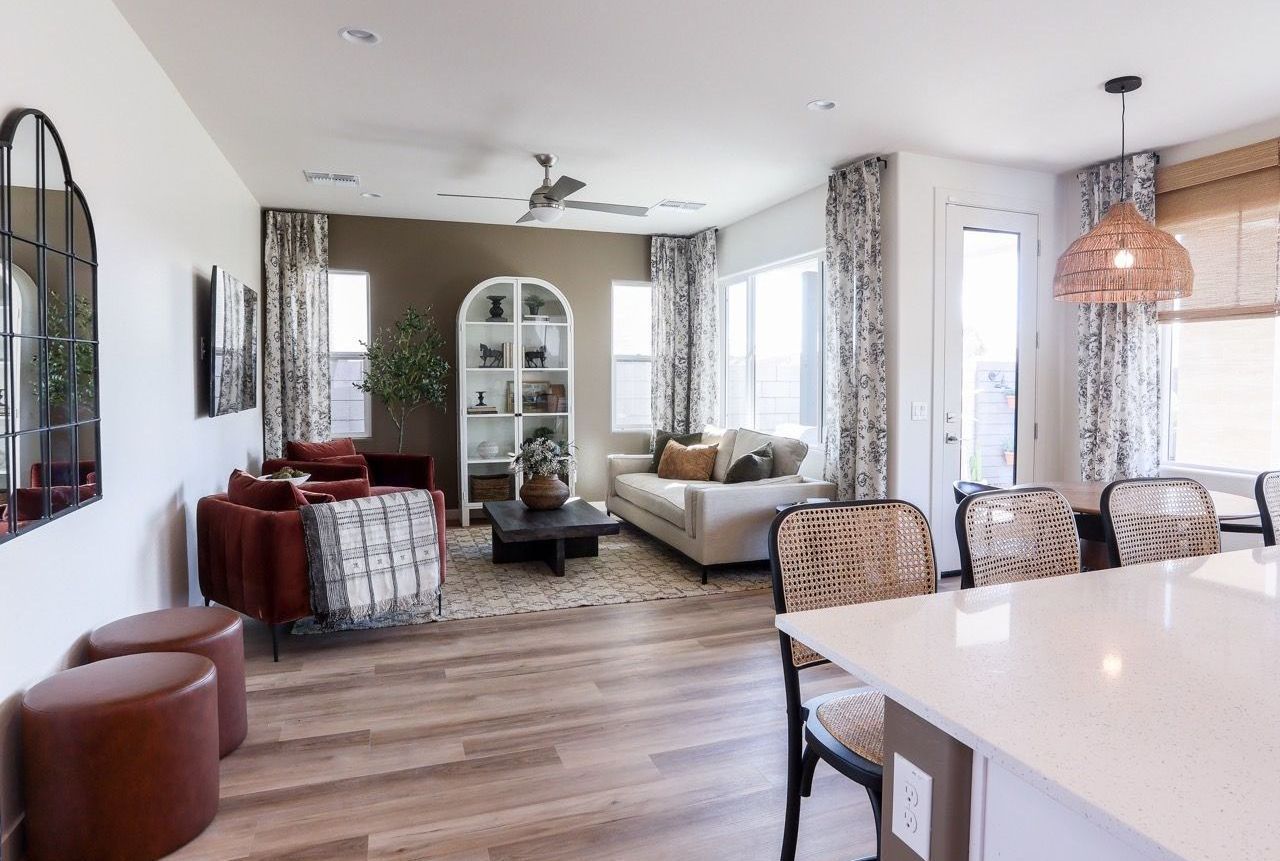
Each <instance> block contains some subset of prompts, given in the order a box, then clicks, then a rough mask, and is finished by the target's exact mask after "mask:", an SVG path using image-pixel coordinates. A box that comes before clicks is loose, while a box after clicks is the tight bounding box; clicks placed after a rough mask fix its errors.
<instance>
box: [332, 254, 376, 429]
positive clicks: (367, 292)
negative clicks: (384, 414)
mask: <svg viewBox="0 0 1280 861" xmlns="http://www.w3.org/2000/svg"><path fill="white" fill-rule="evenodd" d="M328 274H329V275H362V276H364V304H365V308H366V309H368V313H367V314H366V319H367V320H368V324H369V325H368V327H367V331H366V332H365V338H364V339H365V343H369V342H370V341H371V340H373V277H372V276H371V275H370V274H369V273H368V272H366V271H364V270H362V269H330V270H329V271H328ZM325 289H326V290H328V285H327V282H326V287H325ZM330 298H332V297H331V296H328V295H327V296H326V300H327V299H330ZM334 359H361V360H362V363H361V364H362V367H363V370H364V373H365V374H368V373H369V358H368V354H367V353H362V352H356V351H351V350H330V351H329V372H330V374H332V373H333V361H334ZM360 396H361V399H362V400H363V401H364V433H362V434H344V436H346V437H349V438H351V439H370V438H372V437H373V396H372V395H371V394H369V393H368V392H360ZM329 412H330V414H329V432H330V435H332V433H333V392H332V391H330V393H329Z"/></svg>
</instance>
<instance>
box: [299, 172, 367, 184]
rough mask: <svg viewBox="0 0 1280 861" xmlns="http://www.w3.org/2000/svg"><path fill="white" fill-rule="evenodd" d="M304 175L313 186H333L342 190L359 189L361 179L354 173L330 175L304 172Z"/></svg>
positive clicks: (327, 173)
mask: <svg viewBox="0 0 1280 861" xmlns="http://www.w3.org/2000/svg"><path fill="white" fill-rule="evenodd" d="M302 175H303V176H305V177H306V178H307V182H309V183H311V184H312V185H331V186H335V187H341V188H359V187H360V177H359V175H358V174H354V173H329V172H328V171H323V170H304V171H303V172H302Z"/></svg>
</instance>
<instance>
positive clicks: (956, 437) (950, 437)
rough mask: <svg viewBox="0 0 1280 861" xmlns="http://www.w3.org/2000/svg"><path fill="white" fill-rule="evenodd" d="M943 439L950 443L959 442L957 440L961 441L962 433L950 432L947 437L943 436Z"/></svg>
mask: <svg viewBox="0 0 1280 861" xmlns="http://www.w3.org/2000/svg"><path fill="white" fill-rule="evenodd" d="M943 439H945V440H946V441H947V442H949V443H957V442H960V435H959V434H954V433H949V434H947V435H946V436H945V437H943Z"/></svg>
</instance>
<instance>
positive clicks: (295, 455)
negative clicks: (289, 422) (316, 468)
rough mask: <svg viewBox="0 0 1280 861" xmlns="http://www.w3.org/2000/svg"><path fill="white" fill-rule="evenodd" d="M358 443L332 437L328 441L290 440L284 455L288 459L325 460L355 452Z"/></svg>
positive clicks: (285, 447)
mask: <svg viewBox="0 0 1280 861" xmlns="http://www.w3.org/2000/svg"><path fill="white" fill-rule="evenodd" d="M355 453H356V443H355V440H352V439H332V440H329V441H328V442H288V443H285V446H284V455H285V458H286V459H288V460H324V459H325V458H330V457H338V456H340V455H344V454H355Z"/></svg>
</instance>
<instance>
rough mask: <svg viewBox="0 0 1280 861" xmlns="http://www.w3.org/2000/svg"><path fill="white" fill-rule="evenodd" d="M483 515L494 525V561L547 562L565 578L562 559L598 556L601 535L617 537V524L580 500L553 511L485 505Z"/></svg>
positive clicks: (512, 504)
mask: <svg viewBox="0 0 1280 861" xmlns="http://www.w3.org/2000/svg"><path fill="white" fill-rule="evenodd" d="M484 513H485V514H487V515H488V516H489V522H490V523H491V524H493V561H494V562H495V563H498V564H501V563H503V562H529V561H531V560H536V561H540V562H546V563H547V566H548V567H550V568H551V570H552V571H553V572H555V575H556V576H557V577H563V576H564V560H565V559H577V558H581V557H583V556H599V555H600V536H601V535H617V534H618V533H619V532H620V531H621V530H622V527H621V525H620V524H619V523H618V521H616V520H614V519H613V518H612V517H609V516H608V515H607V514H605V513H604V512H603V511H601V510H600V509H598V508H596V507H595V506H594V505H592V504H591V503H589V502H584V501H582V500H581V499H571V500H569V501H568V502H566V503H565V504H564V505H562V506H561V507H559V508H557V509H555V510H554V511H530V510H529V509H528V508H526V507H525V504H524V503H523V502H520V501H519V500H508V501H506V502H486V503H485V504H484Z"/></svg>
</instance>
